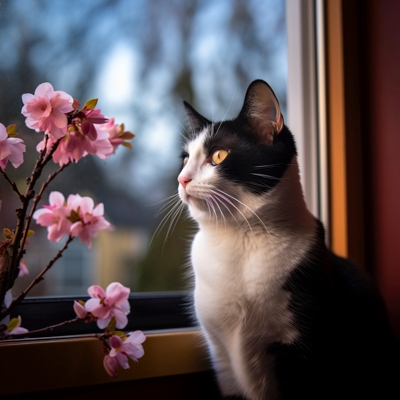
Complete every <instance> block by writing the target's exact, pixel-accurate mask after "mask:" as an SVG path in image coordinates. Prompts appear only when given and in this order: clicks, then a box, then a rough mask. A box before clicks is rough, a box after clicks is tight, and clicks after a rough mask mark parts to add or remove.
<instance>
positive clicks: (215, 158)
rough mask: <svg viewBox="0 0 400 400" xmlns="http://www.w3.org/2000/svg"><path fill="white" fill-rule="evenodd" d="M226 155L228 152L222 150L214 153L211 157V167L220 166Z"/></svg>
mask: <svg viewBox="0 0 400 400" xmlns="http://www.w3.org/2000/svg"><path fill="white" fill-rule="evenodd" d="M228 153H229V152H228V150H223V149H221V150H216V151H214V153H213V154H212V156H211V161H212V164H213V165H218V164H221V163H222V161H224V160H225V158H226V157H227V155H228Z"/></svg>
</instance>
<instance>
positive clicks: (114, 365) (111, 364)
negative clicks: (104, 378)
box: [103, 355, 118, 377]
mask: <svg viewBox="0 0 400 400" xmlns="http://www.w3.org/2000/svg"><path fill="white" fill-rule="evenodd" d="M103 366H104V369H105V370H106V372H107V374H108V375H110V376H112V377H116V376H117V372H118V362H117V360H116V359H115V358H114V357H110V356H109V355H106V356H105V357H104V359H103Z"/></svg>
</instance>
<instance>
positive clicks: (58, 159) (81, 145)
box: [37, 124, 114, 166]
mask: <svg viewBox="0 0 400 400" xmlns="http://www.w3.org/2000/svg"><path fill="white" fill-rule="evenodd" d="M98 126H99V125H96V128H95V127H94V125H93V124H92V125H91V127H93V129H95V130H96V135H93V134H92V133H91V135H92V136H89V135H86V134H84V133H83V132H82V130H81V129H74V126H73V125H71V126H70V128H68V132H67V133H66V135H65V136H64V137H63V138H62V139H61V141H60V143H59V144H58V147H57V149H56V151H55V152H54V153H53V161H54V162H55V163H56V164H59V165H61V166H62V165H65V164H68V163H69V162H70V161H72V162H78V161H79V160H80V159H81V158H83V157H85V156H87V155H88V154H90V155H97V156H98V157H99V158H101V159H103V160H104V159H107V158H108V157H110V156H111V155H112V154H113V151H114V149H113V146H112V144H111V143H110V140H109V138H108V137H109V135H108V133H107V132H104V131H101V130H99V129H98V128H97V127H98ZM75 128H76V127H75ZM88 129H89V131H91V128H88ZM94 136H95V138H94V139H92V138H91V137H94ZM44 143H45V141H44V140H43V141H42V142H40V143H39V145H38V146H37V150H38V151H41V150H42V149H43V147H44ZM52 144H53V142H51V141H48V143H47V148H48V149H49V148H50V147H51V146H52Z"/></svg>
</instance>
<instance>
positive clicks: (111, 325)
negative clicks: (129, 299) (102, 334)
mask: <svg viewBox="0 0 400 400" xmlns="http://www.w3.org/2000/svg"><path fill="white" fill-rule="evenodd" d="M116 323H117V320H116V319H115V317H112V318H111V321H110V322H109V324H108V326H107V330H108V331H109V332H114V331H115V325H116Z"/></svg>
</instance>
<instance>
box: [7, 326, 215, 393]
mask: <svg viewBox="0 0 400 400" xmlns="http://www.w3.org/2000/svg"><path fill="white" fill-rule="evenodd" d="M144 333H145V334H146V341H145V342H144V343H143V347H144V350H145V355H144V356H143V357H142V358H141V359H140V360H139V361H138V362H137V363H135V362H134V361H133V360H130V362H129V364H130V368H129V369H127V370H124V369H122V368H120V369H119V371H118V376H117V377H115V378H112V377H110V376H109V375H108V374H107V373H106V372H105V370H104V367H103V357H104V353H103V350H102V343H101V342H100V341H99V340H98V339H97V338H94V337H70V338H53V339H42V340H40V339H39V340H28V341H15V342H5V343H0V360H1V363H0V376H1V378H2V379H1V380H2V383H1V385H0V396H2V395H10V394H19V393H29V392H37V391H44V390H53V389H63V388H72V387H79V386H89V385H98V384H104V383H115V382H121V381H129V380H135V379H146V378H154V377H162V376H169V375H180V374H188V373H195V372H202V371H207V370H209V369H210V366H209V363H208V360H207V356H206V353H205V351H204V347H203V346H202V335H201V331H199V330H194V329H185V330H173V331H157V332H144Z"/></svg>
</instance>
